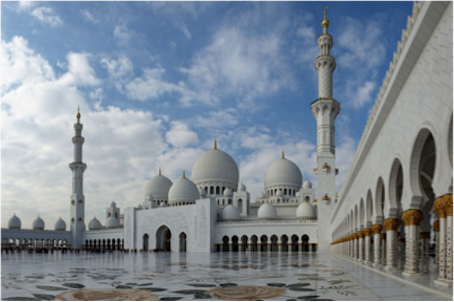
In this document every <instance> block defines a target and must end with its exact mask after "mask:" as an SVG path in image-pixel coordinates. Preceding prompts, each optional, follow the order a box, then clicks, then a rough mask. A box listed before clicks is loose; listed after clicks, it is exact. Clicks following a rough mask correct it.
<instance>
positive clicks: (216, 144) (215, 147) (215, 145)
mask: <svg viewBox="0 0 454 302" xmlns="http://www.w3.org/2000/svg"><path fill="white" fill-rule="evenodd" d="M217 148H218V142H217V140H216V136H215V137H214V149H217Z"/></svg>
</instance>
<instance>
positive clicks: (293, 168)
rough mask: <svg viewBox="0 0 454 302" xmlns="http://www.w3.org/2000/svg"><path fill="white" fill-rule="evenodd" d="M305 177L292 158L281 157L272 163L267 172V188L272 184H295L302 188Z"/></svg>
mask: <svg viewBox="0 0 454 302" xmlns="http://www.w3.org/2000/svg"><path fill="white" fill-rule="evenodd" d="M302 181H303V177H302V175H301V171H300V169H299V168H298V166H297V165H295V163H294V162H292V161H291V160H288V159H286V158H280V159H278V160H276V161H275V162H274V163H272V164H271V165H270V166H269V167H268V169H267V170H266V173H265V188H268V187H270V186H292V187H293V186H294V187H296V188H298V189H299V188H301V183H302Z"/></svg>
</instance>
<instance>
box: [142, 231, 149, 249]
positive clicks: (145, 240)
mask: <svg viewBox="0 0 454 302" xmlns="http://www.w3.org/2000/svg"><path fill="white" fill-rule="evenodd" d="M148 239H149V236H148V234H144V235H143V237H142V249H143V250H144V251H145V252H147V251H148Z"/></svg>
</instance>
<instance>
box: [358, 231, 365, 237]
mask: <svg viewBox="0 0 454 302" xmlns="http://www.w3.org/2000/svg"><path fill="white" fill-rule="evenodd" d="M356 236H358V238H364V232H363V231H358V232H357V233H356Z"/></svg>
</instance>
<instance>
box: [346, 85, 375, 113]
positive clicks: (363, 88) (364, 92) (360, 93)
mask: <svg viewBox="0 0 454 302" xmlns="http://www.w3.org/2000/svg"><path fill="white" fill-rule="evenodd" d="M375 86H376V84H375V83H374V82H372V81H367V82H365V83H362V84H361V85H360V86H359V87H356V88H357V89H356V90H355V91H354V92H353V98H352V99H351V100H350V103H351V104H352V105H353V107H354V108H362V107H363V106H364V105H365V104H366V103H369V102H371V101H372V93H373V92H374V90H375Z"/></svg>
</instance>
